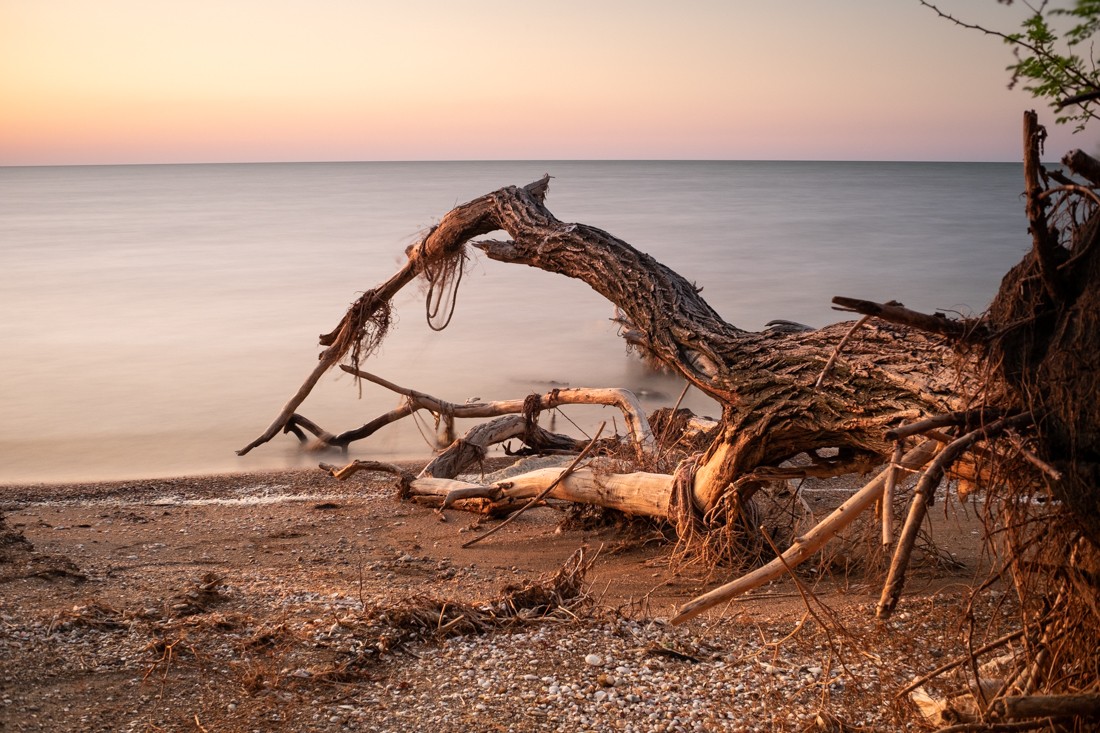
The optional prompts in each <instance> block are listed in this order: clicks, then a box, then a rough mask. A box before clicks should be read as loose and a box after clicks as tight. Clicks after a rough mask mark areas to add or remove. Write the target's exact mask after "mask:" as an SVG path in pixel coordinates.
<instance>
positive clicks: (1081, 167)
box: [1062, 150, 1100, 186]
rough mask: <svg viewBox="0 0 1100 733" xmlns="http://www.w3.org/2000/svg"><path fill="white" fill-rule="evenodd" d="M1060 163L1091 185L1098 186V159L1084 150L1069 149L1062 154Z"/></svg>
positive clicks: (1099, 166) (1099, 164) (1099, 171)
mask: <svg viewBox="0 0 1100 733" xmlns="http://www.w3.org/2000/svg"><path fill="white" fill-rule="evenodd" d="M1062 165H1064V166H1065V167H1067V168H1069V169H1070V170H1071V171H1073V172H1074V173H1076V174H1077V175H1079V176H1081V177H1082V178H1085V179H1087V180H1088V181H1089V182H1090V183H1092V184H1093V185H1096V186H1100V160H1097V159H1096V158H1094V157H1092V156H1091V155H1089V154H1088V153H1086V152H1085V151H1083V150H1071V151H1069V152H1068V153H1066V154H1065V155H1064V156H1062Z"/></svg>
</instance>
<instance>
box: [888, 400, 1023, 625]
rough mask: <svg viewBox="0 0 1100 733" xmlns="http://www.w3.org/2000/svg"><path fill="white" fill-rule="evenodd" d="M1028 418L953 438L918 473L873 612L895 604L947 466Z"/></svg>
mask: <svg viewBox="0 0 1100 733" xmlns="http://www.w3.org/2000/svg"><path fill="white" fill-rule="evenodd" d="M1029 422H1031V414H1030V413H1025V414H1022V415H1016V416H1014V417H1011V418H1002V419H1000V420H997V421H995V422H993V423H990V424H989V425H988V426H984V427H981V428H979V429H977V430H973V431H971V432H969V433H967V434H966V435H964V436H962V437H961V438H959V439H957V440H955V441H953V442H952V443H951V444H949V445H948V446H946V447H945V448H944V449H943V450H942V451H941V452H940V454H939V455H938V456H936V458H935V460H933V461H932V464H931V465H930V466H929V467H928V470H927V471H925V472H924V475H923V476H921V479H920V482H918V483H917V487H916V488H915V489H913V499H912V501H911V502H910V505H909V516H908V517H907V518H906V520H905V526H904V527H903V528H902V531H901V536H900V537H899V538H898V546H897V549H896V550H895V551H894V557H893V559H892V560H891V561H890V570H889V573H888V574H887V576H886V583H885V585H883V588H882V595H881V596H880V597H879V601H878V606H877V607H876V609H875V615H876V616H878V618H880V619H886V618H889V617H890V615H891V614H892V613H893V612H894V608H895V607H896V606H897V603H898V599H899V598H900V597H901V590H902V587H903V586H904V585H905V572H906V570H907V569H908V567H909V558H910V556H911V554H912V552H913V546H914V545H915V544H916V541H917V532H918V531H919V530H920V527H921V524H922V523H923V522H924V517H925V514H926V513H927V511H928V506H929V505H930V504H931V503H932V496H933V492H934V491H935V490H936V487H937V486H939V485H940V482H941V481H942V480H943V477H944V474H945V473H946V471H947V469H948V468H950V467H951V464H952V463H954V462H955V461H956V460H958V459H959V457H960V456H962V455H963V453H965V452H966V451H967V450H969V449H970V447H971V446H973V445H974V444H975V443H976V442H978V441H979V440H985V439H986V438H989V437H991V436H995V435H998V434H999V433H1001V432H1002V431H1004V430H1005V429H1006V428H1010V427H1016V426H1020V425H1024V424H1027V423H1029Z"/></svg>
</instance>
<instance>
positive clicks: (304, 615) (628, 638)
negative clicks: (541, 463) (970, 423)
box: [0, 471, 996, 731]
mask: <svg viewBox="0 0 1100 733" xmlns="http://www.w3.org/2000/svg"><path fill="white" fill-rule="evenodd" d="M3 497H4V498H3V501H2V504H0V507H2V513H3V517H4V523H5V526H4V530H3V531H4V535H3V541H2V543H0V589H2V591H3V593H2V596H0V598H2V601H0V729H2V730H11V731H61V730H82V731H267V730H280V731H345V730H379V731H391V730H392V731H399V730H427V729H433V730H438V731H451V730H454V731H459V730H462V731H470V730H501V731H540V730H624V731H630V730H632V731H649V730H759V731H787V730H791V731H794V730H842V729H843V730H869V729H873V730H895V729H898V728H900V727H904V726H907V725H915V721H916V719H917V718H916V714H915V712H914V711H913V709H911V708H910V706H909V704H908V703H906V702H904V701H898V700H895V699H894V692H895V691H897V690H899V689H901V688H902V687H904V685H905V684H906V683H907V682H908V681H909V680H910V679H911V678H912V677H913V676H915V675H918V674H920V673H922V672H925V671H927V670H929V669H931V668H933V667H935V666H937V665H938V664H939V663H941V662H943V661H945V660H946V659H950V658H952V657H954V656H955V655H956V654H957V653H958V652H959V650H960V649H961V648H962V647H961V644H962V643H963V639H964V637H963V636H962V632H963V627H962V626H961V625H960V618H959V608H961V607H962V606H964V605H965V604H966V601H967V598H968V592H967V587H968V585H969V584H970V583H971V582H972V580H973V578H974V577H975V574H976V573H978V572H980V571H979V569H978V558H977V556H976V555H975V554H973V552H972V550H973V546H974V544H973V537H974V534H973V533H975V532H976V531H977V523H976V522H975V521H974V519H973V518H972V514H973V513H972V512H969V513H966V512H959V511H951V512H948V513H946V514H945V513H943V512H940V515H941V516H940V517H939V518H938V519H937V523H938V524H939V525H940V534H939V535H938V536H937V543H938V545H939V548H940V550H941V551H944V550H945V548H950V551H955V550H957V552H956V553H955V554H956V557H957V558H959V559H960V560H961V562H960V563H959V564H957V565H951V566H950V567H946V566H944V565H943V564H942V563H941V564H939V565H935V566H926V567H924V568H923V569H921V570H920V571H918V572H917V574H916V575H915V577H914V578H913V579H912V581H911V583H910V588H911V594H910V595H909V596H908V597H907V598H906V599H905V601H904V602H903V606H902V608H901V609H900V612H899V613H898V614H897V615H896V616H895V618H894V619H892V620H890V621H889V622H887V623H879V622H876V621H875V620H874V618H873V615H874V614H873V606H874V601H875V599H876V598H877V593H878V588H877V585H876V583H877V582H878V577H877V576H874V575H873V574H871V575H862V574H860V573H858V572H857V573H854V574H850V575H848V576H847V577H845V576H844V574H842V573H839V572H835V571H834V572H830V571H829V568H828V567H826V566H824V565H820V564H819V565H818V566H817V567H815V568H812V569H807V568H803V572H801V573H800V577H801V578H802V583H803V587H804V588H805V589H809V590H812V593H813V597H812V598H808V599H804V598H803V596H802V594H801V593H800V591H799V588H798V586H796V585H795V583H794V582H793V581H792V580H791V579H790V578H786V579H784V580H781V581H777V582H775V583H773V584H771V585H769V586H766V587H765V588H762V589H759V590H758V591H755V592H754V593H752V594H750V595H749V596H747V597H744V598H742V599H738V600H737V601H736V602H734V603H732V604H730V605H729V606H728V607H726V608H724V609H722V611H721V612H720V613H712V614H710V615H708V616H704V617H702V618H700V619H697V620H695V621H693V622H690V623H688V624H686V625H684V626H682V627H672V626H670V625H669V624H668V623H667V622H666V621H665V619H667V618H668V617H669V616H670V615H671V614H672V611H673V609H674V608H675V606H676V605H677V604H679V603H682V602H683V601H685V600H688V599H689V598H690V597H692V596H693V595H694V594H696V593H698V592H699V591H701V590H704V589H706V588H709V587H711V585H712V584H713V582H714V581H712V583H711V584H710V585H708V583H707V582H705V580H704V579H702V578H700V577H696V576H694V575H693V574H692V572H690V570H688V571H684V572H682V573H680V574H679V575H677V574H676V573H674V572H673V571H672V569H670V567H669V562H668V558H669V555H670V553H671V550H672V545H671V544H670V543H669V542H668V541H667V540H666V539H665V538H664V537H663V536H662V535H661V534H660V533H659V532H658V531H657V530H656V529H655V528H653V527H647V526H634V525H631V526H625V525H622V524H621V523H620V524H618V525H616V524H614V523H612V524H607V523H594V522H588V523H587V524H586V523H584V522H581V521H572V522H568V521H564V515H563V514H562V513H561V512H560V511H558V510H554V509H550V508H541V509H537V510H533V511H531V512H528V513H527V514H525V515H524V516H523V517H521V518H520V519H519V520H518V521H516V522H513V523H512V524H510V525H509V526H508V527H506V528H504V530H503V531H502V532H499V533H498V534H496V535H494V536H492V537H491V538H489V539H487V540H486V541H485V542H482V543H480V544H478V545H475V546H474V547H471V548H468V549H462V547H461V545H462V543H463V542H465V541H466V540H468V539H469V538H470V537H471V536H473V535H472V534H471V531H472V528H473V527H474V525H475V522H476V518H475V517H474V516H473V515H470V514H466V513H462V512H457V511H448V512H447V513H446V517H445V518H446V521H442V520H441V518H440V516H439V515H438V514H437V513H436V512H434V511H432V510H431V509H428V508H425V507H421V506H418V505H415V504H410V503H402V502H400V501H398V500H397V498H396V497H395V493H394V487H393V485H392V481H391V480H389V479H386V478H376V477H370V476H366V475H362V474H360V475H359V476H357V477H355V478H353V479H351V480H349V481H347V482H337V481H335V480H333V479H331V478H329V477H327V476H325V475H324V474H323V473H321V472H320V471H295V472H280V473H262V474H239V475H228V476H206V477H184V478H177V479H167V480H151V481H128V482H116V483H99V484H68V485H57V486H49V485H36V486H26V487H8V488H5V490H4V492H3ZM817 501H822V502H824V501H826V498H825V497H818V498H817ZM484 526H485V528H487V527H489V526H491V523H488V522H487V523H485V525H484ZM945 543H946V544H945ZM582 546H585V547H587V551H586V552H587V558H589V559H591V558H593V557H595V561H594V563H593V564H592V566H591V568H590V569H589V570H588V573H587V577H586V578H585V581H586V582H585V586H584V590H583V592H582V594H581V596H582V597H578V598H571V599H570V598H563V599H561V600H562V603H561V604H560V605H558V606H554V607H537V608H527V609H524V608H518V607H517V608H516V609H515V610H508V609H507V608H506V606H507V605H508V604H507V602H502V599H509V598H510V599H513V601H514V599H515V598H518V597H519V596H518V595H517V591H516V589H517V588H519V589H523V588H525V587H527V588H530V587H532V584H534V583H537V582H538V581H539V579H540V578H544V577H546V576H549V575H553V573H554V572H555V571H557V570H558V569H559V568H560V567H561V566H562V564H563V563H565V562H566V561H567V560H568V559H569V558H570V556H572V555H573V554H574V552H575V551H577V549H578V548H580V547H582ZM721 579H723V576H721V574H719V576H718V577H716V579H715V580H716V581H717V580H721ZM521 595H522V594H521ZM410 609H419V612H420V613H421V617H419V618H420V620H419V621H416V618H417V617H415V615H413V616H410ZM425 609H429V611H430V613H437V614H438V615H439V618H438V619H432V620H431V621H429V622H424V620H423V612H424V610H425ZM432 609H434V610H432ZM456 609H458V610H459V611H462V610H465V612H469V613H472V614H474V615H475V616H476V617H477V619H478V622H477V624H475V625H471V624H469V623H467V620H468V619H466V617H463V619H459V618H458V617H457V616H455V615H454V614H455V613H456V612H457V611H456ZM986 611H987V609H985V608H984V607H979V608H975V609H974V613H975V618H976V619H977V622H976V623H977V630H976V631H975V632H974V633H975V634H976V635H981V636H982V637H983V638H984V636H985V635H991V634H995V633H996V629H994V628H985V627H983V626H982V623H984V622H983V621H982V619H983V618H984V616H985V615H986ZM464 619H466V620H464ZM418 623H419V625H418ZM474 626H476V628H475V627H474ZM976 638H977V637H976ZM841 725H846V726H855V727H845V728H841V727H838V726H841Z"/></svg>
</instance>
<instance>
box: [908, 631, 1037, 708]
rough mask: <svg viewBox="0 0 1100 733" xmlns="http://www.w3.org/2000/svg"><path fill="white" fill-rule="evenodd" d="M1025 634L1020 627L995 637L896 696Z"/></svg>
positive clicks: (933, 671)
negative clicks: (997, 637)
mask: <svg viewBox="0 0 1100 733" xmlns="http://www.w3.org/2000/svg"><path fill="white" fill-rule="evenodd" d="M1023 635H1024V631H1023V629H1020V630H1019V631H1013V632H1012V633H1011V634H1005V635H1004V636H1002V637H1001V638H999V639H994V640H993V641H991V642H989V643H988V644H986V645H984V646H981V647H978V648H977V649H975V650H974V652H973V654H968V655H966V656H965V657H959V658H958V659H956V660H954V661H951V662H948V663H947V664H941V665H940V666H939V667H936V668H935V669H934V670H932V671H931V672H928V673H927V674H924V675H921V676H920V677H918V678H917V679H915V680H913V681H912V682H910V683H909V685H908V686H906V687H905V688H904V689H902V690H901V691H900V692H899V693H897V695H895V697H901V696H902V695H904V694H906V693H908V692H912V691H913V690H915V689H917V688H918V687H920V686H921V685H923V684H924V683H925V682H927V681H928V680H930V679H932V678H934V677H938V676H940V675H941V674H943V673H944V672H950V671H951V670H953V669H955V668H956V667H961V666H962V665H964V664H967V663H968V662H969V661H970V658H971V657H977V656H980V655H982V654H985V653H986V652H990V651H993V650H994V649H996V648H997V647H1001V646H1004V645H1005V644H1007V643H1009V642H1011V641H1015V640H1016V639H1019V638H1020V637H1021V636H1023Z"/></svg>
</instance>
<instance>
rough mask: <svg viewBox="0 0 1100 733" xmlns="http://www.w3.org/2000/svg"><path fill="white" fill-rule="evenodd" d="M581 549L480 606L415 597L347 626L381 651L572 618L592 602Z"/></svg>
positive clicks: (376, 609)
mask: <svg viewBox="0 0 1100 733" xmlns="http://www.w3.org/2000/svg"><path fill="white" fill-rule="evenodd" d="M586 555H587V547H586V546H581V547H580V548H578V549H577V551H576V552H574V553H573V554H572V555H571V556H570V557H569V559H568V560H566V561H565V563H564V564H563V565H562V567H561V568H559V569H558V570H557V571H556V572H555V573H553V574H552V575H547V576H544V577H542V578H540V579H538V580H535V581H532V582H529V583H526V584H524V585H523V586H511V587H508V588H505V591H504V594H503V595H502V596H501V597H499V598H497V599H495V600H491V601H488V602H485V603H481V604H471V603H462V602H458V601H448V600H440V599H435V598H427V597H419V598H413V599H411V600H409V601H406V602H404V603H400V604H398V605H396V606H386V607H374V608H369V609H367V610H366V611H365V612H364V613H363V614H362V615H361V616H360V618H359V619H358V620H357V621H356V622H354V623H353V624H351V625H352V626H353V628H354V629H355V632H356V634H357V635H361V636H364V637H371V638H373V641H372V643H371V645H372V646H373V648H374V649H376V650H377V651H378V652H381V653H385V652H389V651H393V650H397V649H401V648H404V647H406V646H408V645H409V644H412V643H414V642H417V641H422V640H427V639H438V638H445V637H449V636H465V635H469V634H483V633H486V632H488V631H491V630H494V629H500V628H509V627H514V626H517V625H521V624H525V623H530V622H534V621H543V620H549V619H563V618H565V619H569V618H576V617H577V616H576V614H575V610H576V609H578V608H580V607H583V606H584V605H586V604H589V603H590V602H591V597H590V596H589V594H588V592H587V585H586V583H585V575H586V574H587V572H588V570H589V568H591V566H592V563H593V562H594V561H595V558H594V557H593V558H591V559H588V558H587V557H586Z"/></svg>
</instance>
